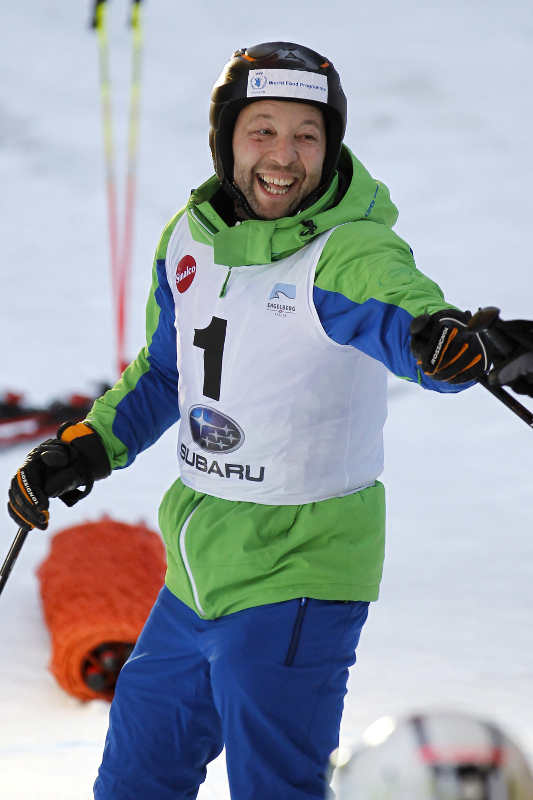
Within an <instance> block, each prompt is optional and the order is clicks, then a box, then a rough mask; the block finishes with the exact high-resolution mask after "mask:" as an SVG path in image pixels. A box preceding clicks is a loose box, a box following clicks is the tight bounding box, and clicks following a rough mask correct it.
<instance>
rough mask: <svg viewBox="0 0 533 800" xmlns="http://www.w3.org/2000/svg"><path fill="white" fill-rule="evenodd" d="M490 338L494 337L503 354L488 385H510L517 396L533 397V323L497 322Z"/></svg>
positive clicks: (496, 363)
mask: <svg viewBox="0 0 533 800" xmlns="http://www.w3.org/2000/svg"><path fill="white" fill-rule="evenodd" d="M488 336H489V339H490V338H491V337H493V336H494V342H495V344H496V346H498V345H499V350H500V353H499V354H498V357H497V358H495V368H494V369H493V370H492V372H491V373H490V374H489V383H490V384H491V385H492V386H503V385H508V386H510V387H511V389H512V390H513V391H514V392H516V393H517V394H527V395H529V397H533V321H532V320H527V319H512V320H508V321H507V322H506V321H505V320H503V319H497V320H496V321H495V322H494V323H493V324H492V325H491V326H490V328H489V329H488ZM496 337H497V338H496Z"/></svg>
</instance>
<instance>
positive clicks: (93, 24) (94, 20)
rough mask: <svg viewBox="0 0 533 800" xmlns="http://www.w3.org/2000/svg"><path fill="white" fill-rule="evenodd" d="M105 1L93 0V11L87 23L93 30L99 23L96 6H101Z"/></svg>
mask: <svg viewBox="0 0 533 800" xmlns="http://www.w3.org/2000/svg"><path fill="white" fill-rule="evenodd" d="M105 2H106V0H94V6H93V13H92V17H91V21H90V23H89V27H90V28H93V30H94V29H96V28H98V24H99V19H98V17H99V16H100V15H99V13H98V8H99V7H100V6H102V5H104V3H105Z"/></svg>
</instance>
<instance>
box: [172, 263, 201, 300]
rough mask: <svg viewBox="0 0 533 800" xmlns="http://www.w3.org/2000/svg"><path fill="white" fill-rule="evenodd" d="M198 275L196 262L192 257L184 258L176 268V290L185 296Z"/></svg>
mask: <svg viewBox="0 0 533 800" xmlns="http://www.w3.org/2000/svg"><path fill="white" fill-rule="evenodd" d="M195 275H196V261H195V260H194V258H193V257H192V256H183V258H181V259H180V260H179V262H178V266H177V267H176V288H177V290H178V292H180V293H181V294H183V292H186V291H187V289H188V288H189V286H190V285H191V283H192V282H193V280H194V276H195Z"/></svg>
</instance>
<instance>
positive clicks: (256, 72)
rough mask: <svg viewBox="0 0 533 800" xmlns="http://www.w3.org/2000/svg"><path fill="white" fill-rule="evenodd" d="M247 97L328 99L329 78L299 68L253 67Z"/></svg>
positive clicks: (320, 100) (321, 100)
mask: <svg viewBox="0 0 533 800" xmlns="http://www.w3.org/2000/svg"><path fill="white" fill-rule="evenodd" d="M246 96H247V97H294V98H296V99H297V100H315V101H317V100H318V102H319V103H327V101H328V79H327V77H326V76H325V75H318V74H317V73H316V72H306V71H303V70H297V69H251V70H250V75H249V78H248V90H247V93H246Z"/></svg>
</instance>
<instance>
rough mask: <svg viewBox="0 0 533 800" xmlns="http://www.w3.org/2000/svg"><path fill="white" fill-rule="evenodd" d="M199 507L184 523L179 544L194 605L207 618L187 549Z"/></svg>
mask: <svg viewBox="0 0 533 800" xmlns="http://www.w3.org/2000/svg"><path fill="white" fill-rule="evenodd" d="M199 505H200V504H199V503H198V505H196V506H195V507H194V508H193V510H192V511H191V513H190V514H189V516H188V517H187V519H186V520H185V522H184V523H183V525H182V527H181V531H180V535H179V543H180V553H181V557H182V559H183V565H184V567H185V570H186V572H187V576H188V578H189V582H190V584H191V589H192V594H193V597H194V603H195V605H196V610H197V611H198V613H199V614H200V616H202V617H205V611H204V609H203V608H202V604H201V603H200V597H199V595H198V588H197V586H196V581H195V580H194V575H193V574H192V569H191V565H190V563H189V559H188V557H187V550H186V547H185V537H186V535H187V528H188V527H189V523H190V521H191V517H192V515H193V514H194V512H195V511H196V510H197V509H198V506H199Z"/></svg>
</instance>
